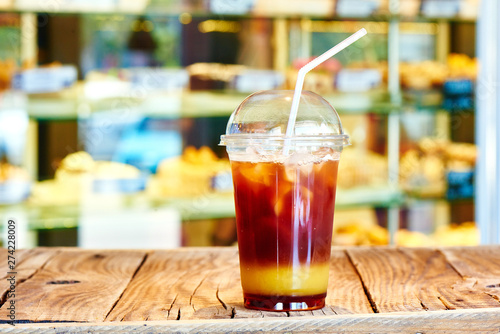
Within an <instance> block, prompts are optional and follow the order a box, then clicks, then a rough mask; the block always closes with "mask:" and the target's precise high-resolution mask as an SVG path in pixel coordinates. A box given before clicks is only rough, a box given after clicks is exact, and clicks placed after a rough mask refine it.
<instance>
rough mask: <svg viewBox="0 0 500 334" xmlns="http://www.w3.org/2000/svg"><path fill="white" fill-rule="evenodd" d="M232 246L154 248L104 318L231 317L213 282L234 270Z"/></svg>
mask: <svg viewBox="0 0 500 334" xmlns="http://www.w3.org/2000/svg"><path fill="white" fill-rule="evenodd" d="M237 256H238V255H237V253H236V249H235V248H227V249H222V248H221V249H217V250H214V249H210V248H208V249H205V250H200V249H191V250H182V251H174V250H171V251H156V252H154V253H153V254H151V255H150V256H149V257H148V258H147V259H146V261H145V263H144V265H143V266H142V268H141V270H139V272H138V273H137V275H136V276H135V278H134V280H133V281H132V282H131V284H130V285H129V287H128V288H127V290H126V291H125V293H124V294H123V297H122V298H121V300H120V301H119V302H118V303H117V305H116V307H115V308H114V309H113V311H112V312H111V313H110V314H109V316H108V318H107V319H106V320H107V321H122V320H124V321H131V320H166V319H170V320H177V319H178V318H181V319H184V318H186V319H190V318H193V317H194V314H195V313H196V314H197V316H200V317H209V316H216V317H222V318H231V314H232V313H231V312H232V310H231V309H227V308H224V306H223V305H222V304H221V302H219V300H218V299H217V285H218V284H219V282H220V281H221V280H222V278H223V277H224V276H225V275H231V273H232V272H233V273H234V272H235V271H236V270H237V260H236V261H235V258H236V259H237Z"/></svg>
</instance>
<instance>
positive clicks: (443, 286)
mask: <svg viewBox="0 0 500 334" xmlns="http://www.w3.org/2000/svg"><path fill="white" fill-rule="evenodd" d="M348 254H349V256H350V258H351V260H352V262H353V264H354V265H355V266H356V268H357V270H358V273H359V275H360V276H361V278H362V281H363V284H364V286H365V289H366V292H367V295H368V296H369V298H370V299H371V302H372V305H373V307H374V309H375V310H376V311H377V312H380V313H385V312H397V311H413V312H415V311H422V310H445V309H454V308H462V309H463V308H468V307H495V306H496V305H495V303H493V302H492V300H491V298H488V297H487V296H485V295H484V294H482V293H480V292H478V291H475V292H474V291H470V292H468V293H463V292H462V291H459V290H457V289H454V288H453V286H454V284H456V283H457V282H460V280H461V277H460V276H459V275H458V274H457V273H456V272H455V271H454V270H453V268H452V267H451V266H450V265H449V264H448V263H447V261H446V259H445V257H444V256H443V255H442V254H441V253H440V252H438V251H436V250H432V249H417V248H405V249H395V248H357V249H354V248H352V249H349V250H348Z"/></svg>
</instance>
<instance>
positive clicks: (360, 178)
mask: <svg viewBox="0 0 500 334" xmlns="http://www.w3.org/2000/svg"><path fill="white" fill-rule="evenodd" d="M387 174H388V172H387V158H386V157H385V156H383V155H380V154H377V153H374V152H371V151H365V150H357V149H349V150H345V151H344V152H342V160H341V162H340V164H339V175H340V177H339V178H338V179H337V187H339V188H342V189H349V188H353V187H358V186H376V185H383V184H387Z"/></svg>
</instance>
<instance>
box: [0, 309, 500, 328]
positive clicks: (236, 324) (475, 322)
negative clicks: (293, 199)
mask: <svg viewBox="0 0 500 334" xmlns="http://www.w3.org/2000/svg"><path fill="white" fill-rule="evenodd" d="M499 328H500V309H498V308H496V309H481V310H455V311H434V312H403V313H400V312H394V313H387V314H349V315H337V316H324V317H311V316H309V317H294V318H266V319H259V320H257V321H256V319H229V320H221V319H219V320H187V321H185V320H179V321H146V322H107V323H91V324H62V323H58V324H36V325H35V324H19V325H16V327H11V326H9V325H0V330H4V331H6V332H7V331H8V332H9V333H38V334H45V333H51V334H52V333H167V332H168V333H263V332H272V333H282V334H285V333H386V334H415V333H438V334H470V333H481V334H498V329H499Z"/></svg>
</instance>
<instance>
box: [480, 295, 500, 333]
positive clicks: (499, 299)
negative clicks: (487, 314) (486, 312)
mask: <svg viewBox="0 0 500 334" xmlns="http://www.w3.org/2000/svg"><path fill="white" fill-rule="evenodd" d="M484 293H485V294H487V295H488V296H490V297H491V298H493V299H495V300H496V301H497V302H499V303H500V297H498V296H497V295H494V294H491V293H488V292H484ZM499 333H500V330H499Z"/></svg>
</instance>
